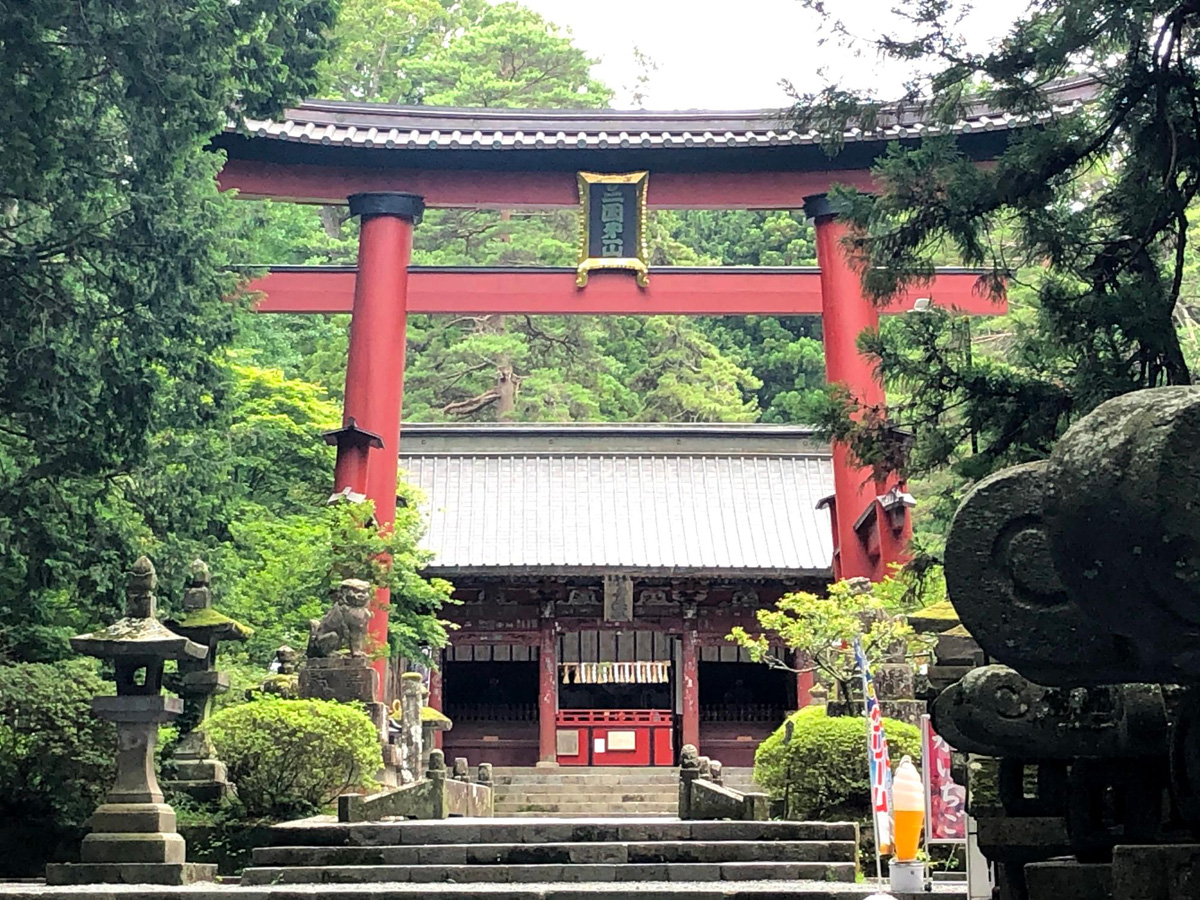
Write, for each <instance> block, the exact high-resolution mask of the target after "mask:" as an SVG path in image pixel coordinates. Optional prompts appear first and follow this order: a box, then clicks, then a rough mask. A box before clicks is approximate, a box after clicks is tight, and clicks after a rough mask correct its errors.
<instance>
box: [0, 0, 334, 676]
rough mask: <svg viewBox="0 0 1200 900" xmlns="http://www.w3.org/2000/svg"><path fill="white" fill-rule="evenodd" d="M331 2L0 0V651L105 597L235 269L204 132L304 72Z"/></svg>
mask: <svg viewBox="0 0 1200 900" xmlns="http://www.w3.org/2000/svg"><path fill="white" fill-rule="evenodd" d="M334 12H335V3H334V2H333V0H242V2H240V3H236V4H233V3H227V2H224V0H203V2H197V3H191V4H187V5H183V6H181V5H180V4H177V3H173V2H166V0H147V2H143V3H138V4H113V3H108V2H101V0H82V2H67V0H30V2H24V3H7V4H4V5H3V6H0V120H3V121H4V123H5V127H4V129H3V130H2V131H0V318H2V319H3V321H4V323H5V327H4V328H3V329H0V547H2V548H3V551H2V555H3V558H4V563H5V564H4V566H3V567H2V568H0V617H2V618H3V621H4V626H5V630H4V633H3V635H2V640H0V655H3V656H4V657H8V658H21V659H53V658H56V657H59V656H62V655H63V654H64V653H66V652H67V648H66V645H65V642H64V638H65V636H66V635H67V634H69V633H70V632H71V631H72V630H75V629H79V628H81V627H83V626H86V625H87V624H91V623H94V622H95V621H96V620H97V619H103V618H107V617H109V616H111V614H113V613H115V612H116V611H117V608H118V607H119V601H120V593H121V587H122V585H121V581H122V578H121V575H120V573H121V572H122V570H123V568H124V567H125V566H126V565H128V563H129V561H130V560H131V559H133V558H134V557H135V556H136V555H137V551H138V550H139V549H140V544H141V543H142V542H143V541H145V540H146V539H147V538H148V537H149V533H148V529H147V528H146V527H145V525H144V524H143V523H142V522H140V521H139V516H138V515H137V512H136V510H135V508H134V502H133V500H132V498H131V497H130V496H129V492H128V485H127V483H126V479H128V478H129V477H130V476H131V473H133V472H134V471H136V470H137V469H139V468H140V467H142V466H143V465H145V464H146V463H147V460H148V459H149V457H150V455H151V436H152V435H153V434H155V433H162V432H164V431H167V430H172V431H176V432H185V431H188V430H190V429H193V428H198V427H204V426H205V425H207V424H209V423H211V421H212V419H213V417H214V416H215V415H216V414H217V412H218V410H219V409H220V407H221V405H222V403H223V402H224V399H225V398H224V396H223V394H222V387H223V383H224V380H225V376H224V373H223V372H222V371H221V366H220V358H219V357H220V354H219V353H218V350H219V348H220V347H221V346H222V345H224V344H225V343H226V342H227V341H228V340H229V339H230V337H231V334H232V325H233V316H234V314H235V310H234V307H233V306H232V305H231V304H230V303H228V302H226V301H225V300H224V299H223V297H224V296H225V295H227V294H228V293H230V291H231V289H232V288H233V287H234V283H235V279H234V278H233V276H232V275H230V274H229V273H228V272H226V271H224V270H223V268H222V267H223V265H224V263H225V262H226V261H227V256H226V254H225V252H224V247H223V246H222V242H223V240H224V234H223V231H222V221H223V220H222V210H223V208H224V207H225V206H226V203H227V201H226V200H224V199H222V198H220V197H219V196H218V194H217V191H216V185H215V182H214V175H215V173H216V170H217V167H218V165H219V163H220V160H219V159H218V158H217V157H216V156H215V155H213V154H211V153H207V152H205V151H204V144H205V142H206V141H207V139H208V138H209V137H210V136H211V135H212V134H214V133H215V132H217V131H218V130H220V129H221V128H223V127H224V126H225V124H226V122H227V121H229V120H230V119H234V120H236V119H237V118H238V117H239V116H241V115H252V116H259V115H273V114H276V113H277V112H278V111H279V110H280V109H281V108H282V107H283V106H284V105H285V104H286V103H287V102H289V101H290V100H292V99H294V98H295V97H297V96H300V95H303V94H306V93H308V92H310V91H311V90H312V89H313V88H314V87H315V85H316V80H315V79H316V64H317V62H318V60H319V58H320V56H321V54H322V53H323V52H324V49H325V46H326V40H327V32H328V28H329V26H330V24H331V21H332V18H333V15H334Z"/></svg>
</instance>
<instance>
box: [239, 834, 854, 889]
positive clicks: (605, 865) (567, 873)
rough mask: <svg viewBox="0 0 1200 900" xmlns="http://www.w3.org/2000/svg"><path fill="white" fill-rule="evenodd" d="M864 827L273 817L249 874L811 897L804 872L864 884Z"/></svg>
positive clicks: (266, 879)
mask: <svg viewBox="0 0 1200 900" xmlns="http://www.w3.org/2000/svg"><path fill="white" fill-rule="evenodd" d="M855 838H856V826H855V825H853V824H852V823H833V824H828V823H821V822H680V821H671V820H665V819H653V818H644V819H633V818H626V819H588V820H583V819H580V820H566V819H542V820H534V819H507V820H505V819H450V820H447V821H443V822H418V821H391V822H375V823H358V824H353V825H350V824H338V823H333V822H325V821H317V820H306V821H304V822H293V823H289V824H287V825H281V826H277V827H276V828H274V829H272V832H271V845H270V846H267V847H261V848H259V849H257V850H255V851H254V859H253V865H252V866H251V867H250V868H247V869H246V870H245V872H244V873H243V874H242V885H243V886H267V885H270V886H285V885H314V884H320V885H331V886H332V885H366V884H383V883H388V884H397V883H398V884H400V885H404V884H405V883H408V884H411V885H413V886H414V888H415V887H416V885H439V884H441V885H444V884H447V883H453V884H458V885H481V884H487V885H498V884H512V885H518V884H519V885H531V884H536V885H548V884H553V885H562V886H563V888H564V889H565V888H567V887H569V886H570V885H579V886H584V885H593V886H595V885H611V887H612V890H611V891H610V892H607V893H605V894H604V896H605V897H618V896H622V897H624V896H628V897H630V898H632V896H633V892H635V891H639V890H641V889H642V886H643V885H644V884H645V883H647V882H661V883H666V884H670V883H695V882H705V883H711V882H739V883H749V882H784V881H786V882H793V890H792V891H791V893H790V894H789V896H792V897H799V896H809V895H802V894H798V893H796V892H795V884H794V883H795V882H805V881H809V882H819V883H823V884H829V885H831V886H833V885H839V886H850V885H853V883H854V880H855V874H856V872H857V865H856V853H857V849H856V848H857V844H856V840H855ZM622 885H624V886H625V887H624V889H622V888H621V886H622ZM865 895H866V894H865V893H864V894H863V895H862V896H865ZM471 896H472V897H474V896H475V895H474V894H471ZM514 896H515V895H514ZM522 896H523V895H522ZM564 896H565V895H564ZM689 896H694V895H689ZM780 896H784V895H783V894H780ZM811 896H824V895H815V894H814V895H811ZM838 896H839V897H841V896H843V895H842V894H841V893H840V892H839V893H838ZM845 896H846V897H851V896H857V895H852V894H846V895H845Z"/></svg>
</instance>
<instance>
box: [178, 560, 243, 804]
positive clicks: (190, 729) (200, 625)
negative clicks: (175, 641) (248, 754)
mask: <svg viewBox="0 0 1200 900" xmlns="http://www.w3.org/2000/svg"><path fill="white" fill-rule="evenodd" d="M210 581H211V576H210V574H209V571H208V566H207V565H206V564H205V563H204V560H202V559H197V560H196V561H195V562H193V563H192V569H191V576H190V578H189V579H188V586H187V590H185V591H184V594H183V612H182V613H181V614H180V615H178V616H176V617H174V618H171V619H168V620H167V625H168V626H169V627H170V628H171V630H172V631H176V632H178V633H179V634H182V635H183V636H184V637H186V638H188V639H189V640H192V641H195V642H196V643H197V644H199V645H201V646H202V647H205V648H207V651H208V652H207V653H206V654H205V656H204V658H203V659H184V660H180V661H179V675H180V679H179V694H180V696H181V697H183V715H182V716H180V717H179V731H180V733H181V738H180V741H179V744H178V745H177V746H176V748H175V757H174V758H175V764H176V780H175V781H172V782H170V783H169V784H167V787H168V788H170V789H172V790H178V791H182V792H184V793H186V794H188V795H190V796H191V797H194V798H195V799H196V800H200V801H202V802H207V801H214V800H220V799H222V798H224V797H226V796H228V795H229V794H231V793H232V792H233V785H231V784H230V783H229V779H228V777H227V773H226V770H225V764H224V763H223V762H221V761H220V760H218V759H217V758H216V753H215V751H214V750H213V747H212V742H211V741H209V740H208V739H207V738H206V737H205V735H204V733H203V732H202V731H198V730H197V729H198V728H199V727H200V726H201V725H202V724H203V723H204V720H205V719H207V718H208V714H209V711H210V710H211V709H212V701H213V698H214V697H215V696H216V695H217V694H223V693H225V692H226V691H227V690H229V676H228V675H227V674H226V673H224V672H220V671H218V670H217V647H218V645H219V644H220V643H221V642H222V641H244V640H246V638H248V637H249V636H250V635H251V634H252V633H253V631H252V629H250V628H248V627H247V626H245V625H243V624H242V623H241V622H238V621H236V620H234V619H231V618H229V616H226V615H223V614H222V613H219V612H217V611H216V610H215V609H213V608H212V589H211V588H210V587H209V582H210Z"/></svg>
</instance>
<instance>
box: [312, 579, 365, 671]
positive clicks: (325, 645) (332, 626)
mask: <svg viewBox="0 0 1200 900" xmlns="http://www.w3.org/2000/svg"><path fill="white" fill-rule="evenodd" d="M370 606H371V585H370V584H368V583H367V582H365V581H361V580H359V579H357V578H347V579H346V580H345V581H343V582H342V583H341V584H339V585H338V586H337V588H336V589H335V590H334V594H333V607H332V608H331V609H330V610H329V612H327V613H325V615H324V616H322V617H321V618H320V619H313V620H312V621H311V622H310V624H309V631H308V651H307V655H308V657H309V658H310V659H323V658H325V657H328V656H333V655H334V654H335V653H337V652H338V651H339V650H349V651H350V655H351V656H366V655H367V650H366V647H367V624H368V623H369V622H370V621H371V610H370Z"/></svg>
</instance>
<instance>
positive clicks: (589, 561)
mask: <svg viewBox="0 0 1200 900" xmlns="http://www.w3.org/2000/svg"><path fill="white" fill-rule="evenodd" d="M400 453H401V459H400V465H401V468H402V470H403V472H402V477H405V478H406V479H407V480H408V481H409V482H410V483H411V484H413V485H415V486H417V487H418V488H420V490H421V491H422V493H423V494H424V502H423V503H422V505H423V507H424V509H425V512H426V515H427V519H428V522H429V530H428V532H427V533H426V536H425V539H424V544H425V546H426V547H427V548H428V549H429V550H431V551H432V552H433V553H434V554H435V559H434V563H433V565H432V567H431V569H432V570H433V571H435V572H443V573H451V572H464V571H470V572H474V573H478V574H496V575H505V574H512V575H516V574H525V573H528V574H541V573H545V574H549V573H557V574H593V573H606V574H607V573H629V574H645V575H674V574H680V575H684V574H692V575H706V576H712V577H718V576H721V575H738V576H743V577H756V576H757V577H765V578H771V577H789V576H825V575H828V573H829V572H830V568H831V559H832V552H833V548H832V540H831V535H830V526H829V514H828V512H827V511H826V510H824V509H820V510H819V509H817V502H818V501H819V500H820V499H821V498H822V497H825V496H827V495H828V494H830V493H832V492H833V470H832V465H831V462H830V454H829V448H828V445H827V444H825V443H824V442H822V441H820V440H818V439H816V438H815V436H814V434H813V432H812V430H811V429H807V428H797V427H790V426H766V425H741V426H738V425H692V426H674V425H641V424H638V425H629V424H623V425H552V426H546V425H405V426H404V429H403V434H402V438H401V443H400Z"/></svg>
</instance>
